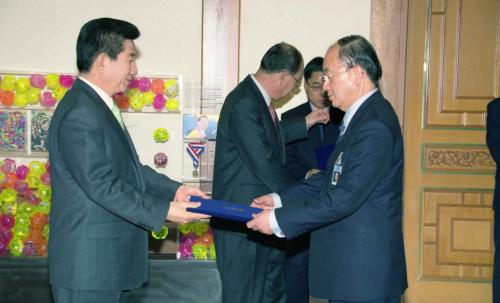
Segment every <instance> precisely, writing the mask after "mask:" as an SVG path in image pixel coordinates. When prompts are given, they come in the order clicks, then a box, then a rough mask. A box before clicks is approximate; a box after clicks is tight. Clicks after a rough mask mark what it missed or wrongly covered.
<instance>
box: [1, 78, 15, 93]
mask: <svg viewBox="0 0 500 303" xmlns="http://www.w3.org/2000/svg"><path fill="white" fill-rule="evenodd" d="M16 80H17V78H16V77H15V76H13V75H6V76H4V77H3V79H2V82H0V89H2V90H4V91H12V90H14V89H15V88H16Z"/></svg>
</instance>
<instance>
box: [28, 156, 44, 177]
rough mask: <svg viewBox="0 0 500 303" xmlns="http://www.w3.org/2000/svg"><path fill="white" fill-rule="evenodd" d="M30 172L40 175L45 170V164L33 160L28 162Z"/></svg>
mask: <svg viewBox="0 0 500 303" xmlns="http://www.w3.org/2000/svg"><path fill="white" fill-rule="evenodd" d="M28 167H29V169H30V174H33V175H35V176H41V175H42V174H43V173H44V172H45V164H44V163H43V162H41V161H38V160H34V161H31V162H30V163H29V164H28Z"/></svg>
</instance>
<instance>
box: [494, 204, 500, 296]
mask: <svg viewBox="0 0 500 303" xmlns="http://www.w3.org/2000/svg"><path fill="white" fill-rule="evenodd" d="M493 213H494V217H493V228H494V230H493V240H494V243H495V247H500V222H499V219H500V217H499V216H500V214H498V213H497V211H496V210H495V211H494V212H493ZM492 287H493V303H500V251H499V250H498V249H495V256H494V259H493V286H492Z"/></svg>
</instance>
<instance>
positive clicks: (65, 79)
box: [59, 75, 75, 88]
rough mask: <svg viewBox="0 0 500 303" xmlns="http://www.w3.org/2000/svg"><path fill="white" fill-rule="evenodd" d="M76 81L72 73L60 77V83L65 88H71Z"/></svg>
mask: <svg viewBox="0 0 500 303" xmlns="http://www.w3.org/2000/svg"><path fill="white" fill-rule="evenodd" d="M74 81H75V79H74V78H73V76H71V75H61V76H60V77H59V84H61V86H63V87H65V88H70V87H71V86H72V85H73V82H74Z"/></svg>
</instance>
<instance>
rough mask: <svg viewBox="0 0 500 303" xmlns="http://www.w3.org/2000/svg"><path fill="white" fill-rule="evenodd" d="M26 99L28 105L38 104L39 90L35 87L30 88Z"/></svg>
mask: <svg viewBox="0 0 500 303" xmlns="http://www.w3.org/2000/svg"><path fill="white" fill-rule="evenodd" d="M26 96H27V98H28V104H37V103H38V102H40V89H39V88H36V87H31V88H30V89H29V90H28V92H27V93H26Z"/></svg>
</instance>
